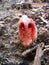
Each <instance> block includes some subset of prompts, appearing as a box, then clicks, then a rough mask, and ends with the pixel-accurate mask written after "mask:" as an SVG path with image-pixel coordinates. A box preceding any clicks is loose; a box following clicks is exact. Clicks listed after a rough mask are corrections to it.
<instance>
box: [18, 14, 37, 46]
mask: <svg viewBox="0 0 49 65" xmlns="http://www.w3.org/2000/svg"><path fill="white" fill-rule="evenodd" d="M18 28H19V37H20V40H21V41H22V44H23V45H24V46H29V45H30V44H31V43H32V42H33V41H34V40H35V39H36V38H37V27H36V24H35V21H33V19H31V18H28V17H27V15H23V16H22V17H21V18H20V20H19V24H18Z"/></svg>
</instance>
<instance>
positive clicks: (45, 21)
mask: <svg viewBox="0 0 49 65" xmlns="http://www.w3.org/2000/svg"><path fill="white" fill-rule="evenodd" d="M39 18H40V19H41V20H42V21H43V22H44V23H46V24H47V23H48V21H47V20H45V19H44V18H43V17H41V16H39Z"/></svg>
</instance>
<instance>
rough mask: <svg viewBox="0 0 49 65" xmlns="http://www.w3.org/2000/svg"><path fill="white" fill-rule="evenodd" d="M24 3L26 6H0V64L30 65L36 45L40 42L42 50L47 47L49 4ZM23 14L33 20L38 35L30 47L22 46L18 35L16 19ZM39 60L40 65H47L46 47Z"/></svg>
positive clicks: (48, 58) (48, 51)
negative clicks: (29, 4)
mask: <svg viewBox="0 0 49 65" xmlns="http://www.w3.org/2000/svg"><path fill="white" fill-rule="evenodd" d="M26 5H27V7H25V6H24V5H23V6H19V7H16V8H7V9H6V8H5V9H4V8H0V65H17V64H20V65H23V64H24V65H27V64H29V65H31V64H32V63H33V60H34V58H35V55H36V49H37V48H36V47H37V45H39V44H42V45H43V48H42V50H45V49H46V46H47V47H48V49H49V4H48V3H40V4H37V3H36V4H34V3H33V4H31V7H29V6H28V4H26ZM36 5H37V6H36ZM24 14H26V15H27V16H28V17H30V18H32V19H33V20H34V21H35V23H36V26H37V29H38V37H37V39H36V40H35V41H34V42H33V44H32V45H31V46H30V47H24V46H23V45H22V44H21V43H22V42H21V41H20V39H19V36H18V20H19V19H20V17H21V16H22V15H24ZM34 47H35V49H34V50H32V51H30V52H28V53H27V52H26V54H25V53H24V55H23V52H25V51H26V50H28V49H32V48H34ZM40 60H41V65H49V50H47V49H46V51H45V52H44V53H43V55H42V56H41V59H40Z"/></svg>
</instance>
